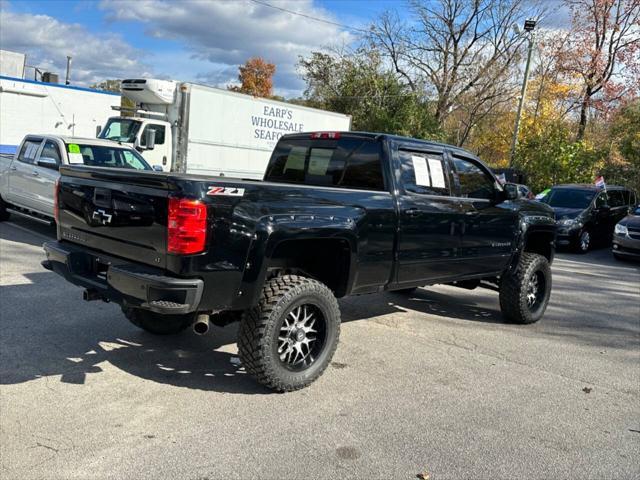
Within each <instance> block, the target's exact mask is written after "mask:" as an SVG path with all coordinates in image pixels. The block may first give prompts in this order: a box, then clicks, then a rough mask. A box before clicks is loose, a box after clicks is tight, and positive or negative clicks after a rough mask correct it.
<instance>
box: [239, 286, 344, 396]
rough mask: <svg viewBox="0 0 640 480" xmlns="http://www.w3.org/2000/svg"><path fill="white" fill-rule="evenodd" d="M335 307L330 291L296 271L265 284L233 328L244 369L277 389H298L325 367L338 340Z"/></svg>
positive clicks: (337, 310)
mask: <svg viewBox="0 0 640 480" xmlns="http://www.w3.org/2000/svg"><path fill="white" fill-rule="evenodd" d="M339 335H340V310H339V308H338V302H337V301H336V299H335V297H334V296H333V293H332V292H331V290H329V289H328V288H327V287H326V286H325V285H323V284H322V283H320V282H318V281H316V280H313V279H310V278H306V277H301V276H297V275H283V276H280V277H275V278H273V279H271V280H269V281H267V283H266V284H265V286H264V288H263V291H262V296H261V298H260V302H259V304H258V306H257V307H255V308H253V309H250V310H247V311H246V312H245V313H244V315H243V317H242V321H241V323H240V330H239V332H238V351H239V353H240V359H241V360H242V364H243V365H244V367H245V369H246V371H247V372H248V373H249V374H251V375H252V376H253V377H255V378H256V380H257V381H258V382H259V383H261V384H263V385H265V386H267V387H269V388H271V389H274V390H277V391H281V392H288V391H293V390H298V389H300V388H304V387H306V386H307V385H309V384H311V383H312V382H313V381H315V380H316V379H317V378H318V377H319V376H320V375H322V372H324V370H325V369H326V368H327V366H328V365H329V362H330V361H331V358H333V354H334V352H335V350H336V347H337V345H338V337H339Z"/></svg>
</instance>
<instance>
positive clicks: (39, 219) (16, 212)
mask: <svg viewBox="0 0 640 480" xmlns="http://www.w3.org/2000/svg"><path fill="white" fill-rule="evenodd" d="M6 210H7V212H10V213H11V214H12V215H18V216H19V217H24V218H28V219H29V220H35V221H36V222H39V223H42V224H43V225H47V226H49V227H50V226H52V225H54V224H55V223H56V222H55V221H53V220H47V219H46V218H43V217H41V216H40V215H37V214H31V213H27V212H23V211H21V210H16V209H15V208H11V207H7V209H6Z"/></svg>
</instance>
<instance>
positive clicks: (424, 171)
mask: <svg viewBox="0 0 640 480" xmlns="http://www.w3.org/2000/svg"><path fill="white" fill-rule="evenodd" d="M411 161H412V162H413V173H414V174H415V176H416V185H422V186H423V187H430V186H431V180H429V169H428V168H427V159H426V158H424V157H418V156H415V155H411Z"/></svg>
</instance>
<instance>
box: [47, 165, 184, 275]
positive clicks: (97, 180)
mask: <svg viewBox="0 0 640 480" xmlns="http://www.w3.org/2000/svg"><path fill="white" fill-rule="evenodd" d="M60 173H61V177H60V182H59V186H58V212H59V214H58V238H59V239H60V240H64V241H69V242H73V243H76V244H79V245H84V246H87V247H89V248H92V249H95V250H98V251H102V252H105V253H113V254H114V255H117V256H119V257H123V258H127V259H130V260H135V261H137V262H141V263H145V264H147V265H153V266H156V267H161V268H165V267H166V263H167V254H166V249H167V208H168V207H167V205H168V196H169V193H170V192H171V191H172V190H173V189H174V188H175V186H173V185H172V184H171V183H170V181H169V179H168V178H167V177H168V175H164V174H162V173H158V172H141V171H129V170H116V169H112V168H108V169H107V168H99V167H93V168H89V167H63V168H61V169H60Z"/></svg>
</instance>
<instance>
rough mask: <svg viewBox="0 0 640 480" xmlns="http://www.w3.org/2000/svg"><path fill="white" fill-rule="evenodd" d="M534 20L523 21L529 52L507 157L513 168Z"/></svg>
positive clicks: (529, 62)
mask: <svg viewBox="0 0 640 480" xmlns="http://www.w3.org/2000/svg"><path fill="white" fill-rule="evenodd" d="M535 28H536V21H535V20H525V22H524V30H525V31H526V32H529V51H528V52H527V64H526V65H525V67H524V79H523V80H522V90H520V101H519V102H518V111H517V113H516V124H515V126H514V128H513V140H512V141H511V155H510V156H509V167H512V166H513V160H514V158H515V156H516V147H517V146H518V132H519V131H520V117H521V116H522V107H523V106H524V100H525V98H524V97H525V96H526V95H527V83H528V82H529V68H530V67H531V55H532V54H533V45H534V44H535V41H536V36H535V35H536V34H535V33H534V31H533V30H534V29H535Z"/></svg>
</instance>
